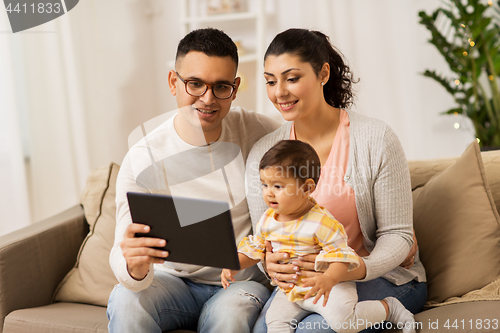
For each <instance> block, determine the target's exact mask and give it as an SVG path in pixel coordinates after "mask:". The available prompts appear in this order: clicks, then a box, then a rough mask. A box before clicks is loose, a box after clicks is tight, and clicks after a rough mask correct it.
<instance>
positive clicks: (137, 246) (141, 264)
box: [120, 223, 168, 281]
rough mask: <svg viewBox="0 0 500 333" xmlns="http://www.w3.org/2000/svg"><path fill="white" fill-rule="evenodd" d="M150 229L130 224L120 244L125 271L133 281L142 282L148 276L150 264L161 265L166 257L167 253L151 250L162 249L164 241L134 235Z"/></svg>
mask: <svg viewBox="0 0 500 333" xmlns="http://www.w3.org/2000/svg"><path fill="white" fill-rule="evenodd" d="M149 231H150V227H149V226H147V225H144V224H137V223H132V224H130V225H129V226H128V227H127V229H126V230H125V234H124V235H123V240H122V242H121V243H120V247H121V249H122V253H123V256H124V257H125V260H126V261H127V270H128V273H129V274H130V276H131V277H133V278H134V279H135V280H138V281H140V280H142V279H144V278H145V277H146V275H148V271H149V265H150V264H163V263H164V262H165V260H164V258H166V257H168V252H167V251H161V250H156V249H152V247H163V246H165V245H166V244H167V242H166V241H165V240H164V239H158V238H148V237H139V238H135V237H134V236H135V234H136V233H148V232H149Z"/></svg>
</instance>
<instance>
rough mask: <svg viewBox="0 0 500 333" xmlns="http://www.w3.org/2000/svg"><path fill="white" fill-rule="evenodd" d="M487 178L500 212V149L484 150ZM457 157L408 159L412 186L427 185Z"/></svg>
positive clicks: (482, 154)
mask: <svg viewBox="0 0 500 333" xmlns="http://www.w3.org/2000/svg"><path fill="white" fill-rule="evenodd" d="M481 157H482V159H483V166H484V170H485V172H486V180H487V181H488V186H489V187H490V190H491V194H492V195H493V200H495V205H496V207H497V211H498V212H500V172H498V170H499V169H500V150H493V151H487V152H482V153H481ZM456 160H457V157H447V158H439V159H432V160H416V161H408V167H409V168H410V174H411V188H413V189H414V188H416V187H419V186H423V185H425V183H427V182H428V181H429V179H431V178H432V177H433V176H434V175H436V174H437V173H439V172H441V171H443V170H444V169H446V168H448V167H449V166H450V165H452V164H453V163H455V161H456Z"/></svg>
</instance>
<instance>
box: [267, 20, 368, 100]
mask: <svg viewBox="0 0 500 333" xmlns="http://www.w3.org/2000/svg"><path fill="white" fill-rule="evenodd" d="M285 53H290V54H294V55H297V56H299V57H300V59H301V61H303V62H308V63H309V64H311V66H312V68H313V70H314V72H315V73H316V75H319V73H320V71H321V68H322V67H323V64H324V63H325V62H326V63H328V64H330V79H329V80H328V82H327V83H326V84H325V85H324V86H323V94H324V96H325V100H326V102H327V103H328V104H330V105H331V106H333V107H336V108H348V107H350V106H351V105H352V104H353V97H354V96H353V92H352V84H353V83H357V82H358V81H359V80H358V81H354V79H353V74H352V72H351V70H350V68H349V66H348V65H347V64H346V62H345V61H344V59H343V56H342V53H340V51H338V50H337V49H335V48H334V47H333V46H332V44H331V43H330V38H328V36H326V35H325V34H323V33H322V32H319V31H311V30H307V29H288V30H286V31H283V32H282V33H280V34H278V35H276V37H274V39H273V41H272V42H271V44H270V45H269V47H268V48H267V51H266V54H265V55H264V61H266V59H267V57H268V56H270V55H274V56H279V55H282V54H285Z"/></svg>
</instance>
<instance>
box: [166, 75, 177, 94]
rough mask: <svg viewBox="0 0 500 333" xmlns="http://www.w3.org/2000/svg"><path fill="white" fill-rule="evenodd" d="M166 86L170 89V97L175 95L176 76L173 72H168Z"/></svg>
mask: <svg viewBox="0 0 500 333" xmlns="http://www.w3.org/2000/svg"><path fill="white" fill-rule="evenodd" d="M168 86H169V87H170V93H171V94H172V96H175V95H177V75H176V74H175V71H174V70H171V71H170V72H168Z"/></svg>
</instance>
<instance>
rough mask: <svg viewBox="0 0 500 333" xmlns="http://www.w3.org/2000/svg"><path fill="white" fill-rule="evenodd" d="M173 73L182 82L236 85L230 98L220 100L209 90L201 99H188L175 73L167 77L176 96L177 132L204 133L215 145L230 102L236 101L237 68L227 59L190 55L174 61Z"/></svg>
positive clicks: (192, 53) (193, 52)
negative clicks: (174, 68)
mask: <svg viewBox="0 0 500 333" xmlns="http://www.w3.org/2000/svg"><path fill="white" fill-rule="evenodd" d="M176 70H177V73H178V74H179V76H180V77H182V79H183V80H197V81H200V82H203V83H207V84H211V85H212V84H216V83H224V84H228V83H229V84H235V85H236V88H235V90H234V92H233V95H232V96H231V97H230V98H228V99H219V98H217V97H215V96H214V94H213V91H212V89H211V88H209V89H208V90H207V91H206V92H205V94H204V95H202V96H198V97H195V96H191V95H189V94H188V93H187V92H186V86H185V84H184V83H183V82H182V81H181V80H180V79H179V77H178V76H177V74H176V73H175V72H174V71H170V73H169V85H170V92H171V93H172V95H174V96H176V99H177V106H178V107H179V109H180V112H179V117H177V118H176V130H177V131H178V132H179V134H181V133H191V132H192V131H193V130H194V129H199V128H200V126H201V129H202V130H203V134H204V135H205V137H206V138H207V142H208V140H210V141H216V140H217V139H218V137H219V136H220V133H221V130H222V126H221V123H222V120H223V119H224V117H225V116H226V115H227V113H228V112H229V109H230V107H231V102H232V101H233V100H234V99H235V98H236V92H237V90H238V86H239V84H240V78H235V76H236V64H235V63H234V61H233V60H232V59H231V58H230V57H229V56H227V57H216V56H207V55H206V54H204V53H202V52H196V51H192V52H189V53H188V54H186V55H185V56H184V57H183V58H180V59H178V60H177V63H176Z"/></svg>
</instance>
